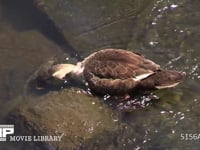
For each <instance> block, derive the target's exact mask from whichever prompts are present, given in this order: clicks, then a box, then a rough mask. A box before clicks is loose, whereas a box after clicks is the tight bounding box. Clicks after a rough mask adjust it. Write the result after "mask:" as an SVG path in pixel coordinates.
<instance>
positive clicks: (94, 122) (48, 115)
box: [9, 89, 118, 150]
mask: <svg viewBox="0 0 200 150" xmlns="http://www.w3.org/2000/svg"><path fill="white" fill-rule="evenodd" d="M76 90H77V89H76ZM76 90H73V89H71V90H69V89H68V90H67V89H65V90H62V91H59V92H49V93H48V94H46V95H43V96H40V97H32V98H30V97H29V99H28V100H27V101H26V102H25V103H24V104H23V105H22V106H20V107H19V108H17V109H16V110H15V111H14V112H13V113H11V115H10V117H9V118H10V119H9V120H10V121H9V122H13V123H14V124H15V126H16V128H18V129H19V130H20V131H22V132H20V134H22V133H24V134H26V135H34V134H36V135H62V134H63V138H62V141H61V142H52V143H51V144H52V146H53V147H54V148H55V147H56V148H58V149H60V150H65V149H73V148H75V149H78V148H80V147H81V145H83V144H84V145H87V141H91V139H93V140H95V139H98V137H99V136H103V135H108V134H109V133H112V132H114V131H115V130H116V129H117V127H118V122H117V120H118V115H117V113H116V112H115V111H113V110H112V109H111V108H109V107H108V106H107V105H106V104H105V103H103V102H101V101H99V100H98V99H97V98H94V97H91V96H87V95H85V94H83V93H77V91H76Z"/></svg>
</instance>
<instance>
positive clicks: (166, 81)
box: [139, 70, 185, 90]
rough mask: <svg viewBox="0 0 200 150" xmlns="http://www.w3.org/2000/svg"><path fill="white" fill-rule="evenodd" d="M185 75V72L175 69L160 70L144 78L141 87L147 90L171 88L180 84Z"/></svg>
mask: <svg viewBox="0 0 200 150" xmlns="http://www.w3.org/2000/svg"><path fill="white" fill-rule="evenodd" d="M184 77H185V73H182V72H178V71H175V70H159V71H157V72H155V73H154V74H152V75H151V76H149V77H148V78H146V79H144V80H143V81H142V82H141V83H140V86H139V87H140V88H144V89H147V90H153V89H164V88H171V87H175V86H176V85H178V84H179V83H180V82H181V81H182V80H183V78H184Z"/></svg>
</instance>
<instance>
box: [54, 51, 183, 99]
mask: <svg viewBox="0 0 200 150" xmlns="http://www.w3.org/2000/svg"><path fill="white" fill-rule="evenodd" d="M53 70H54V73H53V76H54V77H56V78H59V79H64V78H65V77H66V75H67V74H70V75H71V76H77V77H80V76H82V77H84V78H85V80H86V82H87V83H88V86H89V88H90V89H91V90H92V91H94V92H96V93H99V94H112V95H119V94H127V93H132V92H134V91H135V90H138V89H140V90H154V89H161V88H169V87H174V86H176V85H177V84H178V83H179V82H180V81H181V80H182V78H183V76H184V75H183V74H182V73H180V72H177V71H168V70H163V69H161V68H160V66H159V65H158V64H156V63H154V62H153V61H151V60H149V59H146V58H145V57H144V56H142V55H140V54H136V53H133V52H130V51H127V50H122V49H104V50H100V51H98V52H95V53H93V54H91V55H90V56H88V57H87V58H85V59H84V60H83V61H82V62H79V63H77V65H76V66H75V65H71V64H59V65H56V66H54V68H53Z"/></svg>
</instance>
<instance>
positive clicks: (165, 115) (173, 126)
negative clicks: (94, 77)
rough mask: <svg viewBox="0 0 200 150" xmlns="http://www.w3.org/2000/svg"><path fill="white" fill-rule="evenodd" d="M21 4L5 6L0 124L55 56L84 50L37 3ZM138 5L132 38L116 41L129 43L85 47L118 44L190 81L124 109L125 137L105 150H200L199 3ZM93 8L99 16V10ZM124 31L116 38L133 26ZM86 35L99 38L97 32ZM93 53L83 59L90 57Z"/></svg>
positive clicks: (1, 9) (0, 27) (0, 5)
mask: <svg viewBox="0 0 200 150" xmlns="http://www.w3.org/2000/svg"><path fill="white" fill-rule="evenodd" d="M18 2H19V3H17V0H15V2H14V4H15V5H14V4H13V3H12V1H6V0H2V1H0V76H1V78H0V108H1V109H0V111H1V112H0V114H1V115H0V116H1V122H3V119H4V118H5V117H6V115H7V113H8V112H9V111H10V110H11V109H12V108H13V107H14V106H15V105H16V103H14V101H13V100H14V99H16V98H17V97H20V96H22V95H23V88H24V86H25V84H26V81H27V79H28V78H29V76H30V75H31V74H33V72H34V71H35V70H36V69H37V68H38V67H39V66H40V65H41V64H42V63H45V62H46V61H48V60H49V59H50V58H51V57H52V56H55V55H62V53H69V54H70V51H73V50H74V49H73V47H76V48H77V47H78V46H77V45H79V44H77V45H73V42H72V44H71V45H70V44H69V43H68V42H67V40H65V38H64V37H63V35H62V34H60V32H59V30H57V29H56V28H55V26H54V23H53V22H52V20H49V19H47V16H45V15H44V14H43V13H41V12H38V10H37V9H36V8H35V7H33V5H34V4H32V3H26V2H25V1H18ZM137 4H138V5H139V6H140V5H143V6H145V7H141V8H142V10H140V11H138V12H137V15H136V17H130V18H129V19H130V20H131V23H130V24H129V25H128V28H129V29H128V30H126V32H127V31H128V32H131V33H130V34H125V35H124V36H125V40H126V41H125V40H124V39H123V34H122V37H118V38H117V40H118V43H120V40H121V41H122V43H123V44H121V45H116V44H113V45H112V42H111V43H109V42H110V41H108V42H107V41H105V40H101V41H100V42H101V43H98V44H97V43H95V42H96V41H97V40H96V41H95V39H93V40H92V41H91V43H88V45H87V43H86V45H84V48H87V46H88V48H90V47H91V45H92V44H94V45H95V44H97V45H98V47H95V48H96V49H100V48H102V47H117V48H119V47H120V48H124V49H129V50H132V51H137V52H139V53H142V54H144V55H145V56H146V57H147V58H150V59H152V60H153V61H155V62H157V63H158V64H160V65H161V66H163V67H164V68H166V69H175V70H180V71H184V72H185V73H186V78H185V79H184V81H183V83H182V84H180V85H179V86H177V87H176V88H172V89H166V90H161V91H156V92H155V94H156V95H157V96H158V97H159V100H155V101H152V102H151V105H149V106H148V107H146V108H139V109H135V110H133V111H132V112H121V120H120V122H123V123H125V124H126V125H127V126H126V127H124V129H123V130H122V131H121V132H120V133H117V134H119V135H118V137H119V138H115V139H108V140H113V142H111V143H112V144H110V145H102V147H101V148H102V149H127V150H130V149H135V150H140V149H145V150H146V149H152V150H163V149H173V150H178V149H184V150H187V149H191V150H197V149H199V147H200V111H199V108H200V51H199V49H200V30H199V29H200V19H199V18H200V9H199V7H200V1H198V0H193V1H192V0H185V1H184V0H165V1H164V0H154V1H151V3H147V4H144V2H143V1H137ZM105 5H106V2H105ZM109 5H110V4H109ZM116 5H117V4H116ZM78 7H81V6H80V5H78ZM88 7H89V6H88ZM116 7H117V6H116ZM128 9H130V8H128ZM91 11H94V12H89V13H91V14H93V16H94V17H95V13H96V12H95V10H94V9H91ZM108 13H110V12H108ZM86 14H87V13H86ZM76 17H77V16H76ZM97 17H99V15H98V16H97ZM108 17H109V16H108ZM72 18H73V14H72ZM75 23H79V22H78V21H76V22H75ZM97 23H98V22H97ZM75 26H76V25H75ZM96 26H98V24H97V25H96ZM88 28H89V27H88ZM120 28H121V30H119V29H120ZM120 28H118V27H117V29H116V30H115V32H111V33H110V34H113V35H115V34H117V35H118V33H120V32H123V31H124V30H123V29H124V28H127V26H126V25H125V24H121V25H120ZM88 30H91V32H94V33H93V34H95V31H92V30H94V28H92V29H90V28H89V29H88ZM106 32H107V31H106ZM103 33H104V32H103ZM98 34H99V33H98ZM81 36H83V35H81ZM105 36H107V34H105ZM111 37H112V36H111ZM68 38H69V37H68ZM86 38H88V34H87V35H86ZM105 39H106V37H105ZM115 39H116V37H115ZM84 40H85V39H84ZM109 40H110V39H109ZM124 41H125V42H126V44H124V43H125V42H124ZM98 42H99V41H98ZM106 42H107V43H106ZM66 49H67V50H68V51H66ZM76 50H77V49H76ZM90 51H91V49H88V51H81V52H80V54H79V53H78V54H79V55H84V56H85V55H87V54H88V53H89V52H90ZM77 52H79V50H77ZM70 55H71V56H72V57H73V56H75V54H74V53H71V54H70ZM77 59H79V58H77ZM116 143H117V144H116ZM5 145H6V146H5ZM9 146H10V147H9ZM1 147H2V148H3V149H11V148H12V149H15V148H17V147H15V145H14V144H13V143H9V144H8V143H6V144H5V143H4V144H3V143H0V149H1ZM18 147H19V149H20V146H18ZM30 147H31V146H30ZM33 149H34V147H33ZM86 149H87V148H86Z"/></svg>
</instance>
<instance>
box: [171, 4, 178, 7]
mask: <svg viewBox="0 0 200 150" xmlns="http://www.w3.org/2000/svg"><path fill="white" fill-rule="evenodd" d="M176 7H178V5H175V4H172V5H171V6H170V8H176Z"/></svg>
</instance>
